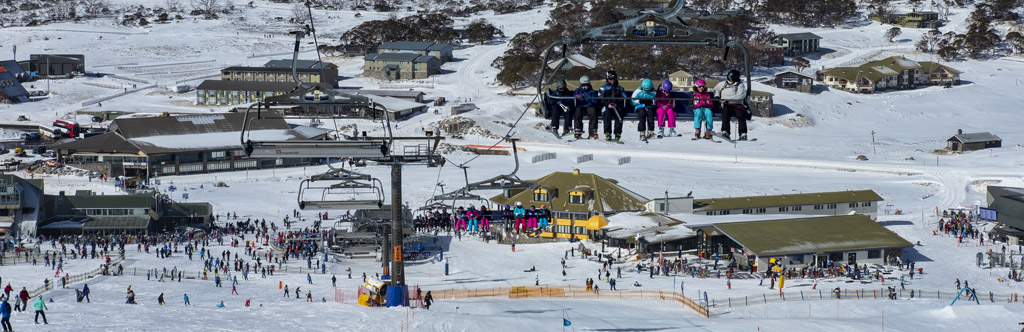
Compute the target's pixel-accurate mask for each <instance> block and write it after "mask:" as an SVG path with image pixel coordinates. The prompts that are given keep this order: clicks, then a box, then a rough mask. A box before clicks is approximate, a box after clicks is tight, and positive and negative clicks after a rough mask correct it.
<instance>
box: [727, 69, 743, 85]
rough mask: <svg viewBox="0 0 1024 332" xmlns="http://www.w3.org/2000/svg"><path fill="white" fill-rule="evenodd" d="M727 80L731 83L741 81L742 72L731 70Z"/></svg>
mask: <svg viewBox="0 0 1024 332" xmlns="http://www.w3.org/2000/svg"><path fill="white" fill-rule="evenodd" d="M726 79H728V80H729V82H739V81H740V71H739V70H736V69H733V70H730V71H729V75H727V76H726Z"/></svg>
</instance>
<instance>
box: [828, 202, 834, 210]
mask: <svg viewBox="0 0 1024 332" xmlns="http://www.w3.org/2000/svg"><path fill="white" fill-rule="evenodd" d="M835 208H836V205H835V204H834V203H833V204H829V205H828V209H830V210H834V209H835Z"/></svg>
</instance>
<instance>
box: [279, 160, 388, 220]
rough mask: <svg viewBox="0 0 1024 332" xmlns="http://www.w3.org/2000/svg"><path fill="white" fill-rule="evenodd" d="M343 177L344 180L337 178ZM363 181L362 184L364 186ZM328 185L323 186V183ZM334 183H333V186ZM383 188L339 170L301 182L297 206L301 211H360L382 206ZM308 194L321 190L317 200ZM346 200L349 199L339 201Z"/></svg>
mask: <svg viewBox="0 0 1024 332" xmlns="http://www.w3.org/2000/svg"><path fill="white" fill-rule="evenodd" d="M341 174H344V176H339V175H341ZM364 181H365V182H364ZM324 182H327V183H328V184H326V185H324V184H322V183H324ZM332 182H333V183H332ZM383 187H384V186H383V184H382V183H381V181H380V180H379V179H377V178H373V177H370V176H369V175H365V174H360V173H355V172H351V171H347V170H344V169H340V168H332V169H331V170H330V171H328V172H327V173H324V174H320V175H314V176H313V177H310V178H309V179H305V180H302V182H301V183H300V184H299V194H298V204H299V209H302V210H360V209H380V208H381V207H382V206H384V190H383ZM309 190H314V191H315V190H320V197H319V199H315V196H314V198H310V197H309V196H308V195H307V193H306V192H307V191H309ZM345 196H347V197H348V198H349V199H339V198H340V197H345Z"/></svg>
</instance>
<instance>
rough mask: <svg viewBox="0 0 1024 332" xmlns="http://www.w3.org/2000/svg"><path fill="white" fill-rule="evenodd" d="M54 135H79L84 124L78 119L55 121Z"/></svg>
mask: <svg viewBox="0 0 1024 332" xmlns="http://www.w3.org/2000/svg"><path fill="white" fill-rule="evenodd" d="M53 128H54V135H57V134H60V135H61V136H64V137H72V138H74V137H78V135H80V134H81V133H82V126H81V125H79V124H78V122H77V121H64V120H55V121H53Z"/></svg>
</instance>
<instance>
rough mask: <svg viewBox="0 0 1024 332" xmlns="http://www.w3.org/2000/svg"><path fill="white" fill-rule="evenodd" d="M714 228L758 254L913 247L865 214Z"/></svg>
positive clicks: (749, 223)
mask: <svg viewBox="0 0 1024 332" xmlns="http://www.w3.org/2000/svg"><path fill="white" fill-rule="evenodd" d="M714 227H715V228H717V229H718V230H720V231H722V232H723V233H725V234H726V236H728V237H729V238H731V239H732V240H734V241H736V242H737V243H739V244H740V245H742V246H743V247H744V248H746V249H747V250H749V251H750V252H753V253H754V254H756V255H758V256H769V257H770V256H784V255H797V254H815V253H828V252H839V251H852V250H867V249H883V248H904V247H912V246H913V244H912V243H910V241H907V240H906V239H904V238H902V237H900V236H899V235H896V233H893V232H892V231H890V230H888V229H886V228H885V227H884V226H882V225H879V224H878V223H876V222H874V221H872V220H871V219H870V218H868V217H867V216H865V215H859V214H855V215H843V216H835V217H814V218H799V219H779V220H765V221H750V222H732V223H719V224H715V225H714Z"/></svg>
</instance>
